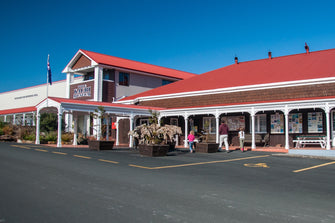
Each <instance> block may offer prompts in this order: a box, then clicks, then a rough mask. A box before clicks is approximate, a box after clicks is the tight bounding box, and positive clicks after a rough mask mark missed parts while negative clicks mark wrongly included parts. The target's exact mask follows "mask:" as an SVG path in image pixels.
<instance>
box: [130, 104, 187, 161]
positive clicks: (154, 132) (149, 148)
mask: <svg viewBox="0 0 335 223" xmlns="http://www.w3.org/2000/svg"><path fill="white" fill-rule="evenodd" d="M150 113H151V117H150V118H149V123H150V124H149V125H147V124H143V125H140V126H137V127H136V128H135V129H134V130H133V131H130V132H129V135H130V136H132V137H134V139H135V146H137V144H136V143H138V148H139V152H140V154H141V155H144V156H166V154H167V152H168V151H169V150H171V146H174V140H173V137H174V135H176V134H181V128H180V127H178V126H175V125H164V126H162V125H160V124H159V123H158V116H159V113H158V112H153V111H150Z"/></svg>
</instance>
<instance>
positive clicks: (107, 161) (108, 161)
mask: <svg viewBox="0 0 335 223" xmlns="http://www.w3.org/2000/svg"><path fill="white" fill-rule="evenodd" d="M98 160H99V161H101V162H106V163H114V164H118V163H119V162H116V161H112V160H104V159H98Z"/></svg>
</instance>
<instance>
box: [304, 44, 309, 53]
mask: <svg viewBox="0 0 335 223" xmlns="http://www.w3.org/2000/svg"><path fill="white" fill-rule="evenodd" d="M305 50H306V53H307V54H308V53H309V46H308V45H307V43H305Z"/></svg>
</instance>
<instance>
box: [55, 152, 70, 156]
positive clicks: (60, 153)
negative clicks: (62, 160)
mask: <svg viewBox="0 0 335 223" xmlns="http://www.w3.org/2000/svg"><path fill="white" fill-rule="evenodd" d="M52 153H55V154H59V155H67V153H62V152H52Z"/></svg>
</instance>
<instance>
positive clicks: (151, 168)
mask: <svg viewBox="0 0 335 223" xmlns="http://www.w3.org/2000/svg"><path fill="white" fill-rule="evenodd" d="M129 166H132V167H137V168H142V169H148V170H153V169H154V167H146V166H139V165H134V164H129Z"/></svg>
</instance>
